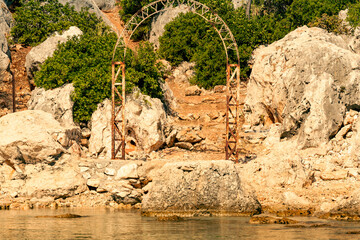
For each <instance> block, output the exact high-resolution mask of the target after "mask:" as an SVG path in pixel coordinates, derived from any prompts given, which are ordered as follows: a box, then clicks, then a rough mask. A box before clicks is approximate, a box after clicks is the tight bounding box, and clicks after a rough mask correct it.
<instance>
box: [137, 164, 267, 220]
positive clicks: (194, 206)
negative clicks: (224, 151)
mask: <svg viewBox="0 0 360 240" xmlns="http://www.w3.org/2000/svg"><path fill="white" fill-rule="evenodd" d="M241 182H242V180H241V178H240V175H239V174H238V173H237V171H236V168H235V165H234V163H233V162H231V161H193V162H176V163H166V164H165V165H164V166H163V167H162V168H161V169H160V170H159V171H158V172H157V173H156V174H154V175H153V181H152V182H151V183H149V185H148V186H146V191H148V193H147V194H146V195H145V196H144V197H143V201H142V210H143V211H144V213H145V214H150V215H152V214H155V215H156V214H159V213H160V214H181V213H182V214H185V215H192V214H194V213H195V214H200V215H201V214H203V213H205V214H209V213H211V214H254V213H258V212H260V209H261V206H260V204H259V202H258V201H257V200H256V199H255V197H254V196H253V195H251V194H249V193H246V192H245V191H244V190H243V188H242V183H241Z"/></svg>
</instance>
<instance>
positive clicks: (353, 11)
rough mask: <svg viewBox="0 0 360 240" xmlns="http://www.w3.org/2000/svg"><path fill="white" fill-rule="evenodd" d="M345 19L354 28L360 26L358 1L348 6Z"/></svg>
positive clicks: (359, 3) (359, 4) (359, 5)
mask: <svg viewBox="0 0 360 240" xmlns="http://www.w3.org/2000/svg"><path fill="white" fill-rule="evenodd" d="M347 21H348V22H349V23H350V25H351V26H352V27H354V28H355V27H357V26H360V2H358V3H357V4H353V5H351V6H350V8H349V12H348V17H347Z"/></svg>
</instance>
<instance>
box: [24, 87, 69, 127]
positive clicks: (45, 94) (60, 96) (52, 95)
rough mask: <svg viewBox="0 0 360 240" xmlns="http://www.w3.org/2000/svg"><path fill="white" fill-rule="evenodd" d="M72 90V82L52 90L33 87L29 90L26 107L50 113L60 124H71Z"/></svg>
mask: <svg viewBox="0 0 360 240" xmlns="http://www.w3.org/2000/svg"><path fill="white" fill-rule="evenodd" d="M73 91H74V86H73V84H72V83H71V84H66V85H64V86H62V87H59V88H55V89H52V90H45V89H44V88H35V90H33V91H32V92H31V98H30V100H29V102H28V109H29V110H42V111H44V112H48V113H51V114H52V115H53V116H54V118H55V119H56V120H57V121H59V122H60V123H61V124H62V125H64V126H73V125H74V120H73V105H74V102H73V101H72V100H71V94H72V92H73Z"/></svg>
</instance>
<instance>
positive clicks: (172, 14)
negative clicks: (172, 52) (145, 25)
mask: <svg viewBox="0 0 360 240" xmlns="http://www.w3.org/2000/svg"><path fill="white" fill-rule="evenodd" d="M189 10H190V9H189V7H188V6H186V5H179V6H177V7H169V8H168V9H167V10H166V11H164V12H162V13H160V14H159V15H157V16H156V17H155V18H154V19H153V21H152V23H151V31H150V38H149V42H151V43H153V44H154V48H155V49H158V48H159V47H160V43H159V38H160V37H161V36H162V35H163V33H164V32H165V26H166V24H168V23H169V22H171V21H172V20H174V19H175V18H176V17H177V16H178V15H179V14H180V13H187V12H189Z"/></svg>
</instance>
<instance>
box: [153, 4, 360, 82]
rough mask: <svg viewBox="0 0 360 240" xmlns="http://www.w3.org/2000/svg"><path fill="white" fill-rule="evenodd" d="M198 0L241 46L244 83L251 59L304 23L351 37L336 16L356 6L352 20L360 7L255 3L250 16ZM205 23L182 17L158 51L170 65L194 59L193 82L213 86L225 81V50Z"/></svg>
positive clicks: (162, 41)
mask: <svg viewBox="0 0 360 240" xmlns="http://www.w3.org/2000/svg"><path fill="white" fill-rule="evenodd" d="M200 2H203V3H205V4H207V5H209V6H211V7H212V8H214V9H216V11H217V12H218V14H219V15H220V16H221V17H222V18H223V19H224V20H225V22H226V23H227V24H228V25H229V27H230V29H231V31H232V32H233V34H234V36H235V39H236V41H237V43H238V47H239V53H240V65H241V78H242V79H246V78H247V77H248V76H249V74H250V68H249V66H248V60H249V58H250V57H251V53H252V51H253V50H254V49H255V48H257V47H258V46H259V45H266V44H270V43H272V42H274V41H277V40H279V39H281V38H283V37H284V36H285V35H286V34H287V33H289V32H290V31H292V30H294V29H296V28H297V27H299V26H303V25H308V26H316V27H321V28H324V29H326V30H328V31H330V32H334V33H336V34H342V33H347V29H346V28H344V26H342V24H341V21H340V20H339V18H338V17H337V15H338V13H339V11H340V10H342V9H346V8H347V7H349V6H352V7H351V8H350V14H349V19H354V20H355V19H359V18H358V15H359V7H358V8H356V7H355V6H360V5H359V4H357V5H353V4H355V3H356V2H357V1H356V0H338V1H334V0H267V1H264V0H257V1H256V0H255V1H254V6H253V9H252V10H253V14H252V15H251V17H250V18H248V17H247V16H246V15H245V9H237V10H235V9H234V8H233V7H232V5H231V1H211V0H202V1H201V0H200ZM352 9H354V10H352ZM356 14H358V15H356ZM351 16H354V17H352V18H351ZM203 22H204V21H203V19H201V18H200V17H198V16H196V15H194V14H192V13H188V14H183V15H180V16H178V17H177V18H176V19H175V20H174V21H173V22H171V23H169V24H168V25H167V26H166V32H165V34H164V35H163V36H162V37H161V38H160V50H159V53H160V56H161V57H163V58H165V59H167V60H169V61H170V62H171V64H172V65H177V64H179V63H180V62H182V61H195V62H196V63H197V64H196V77H195V78H194V79H193V82H194V83H196V84H198V85H200V86H202V87H205V88H211V87H212V86H214V85H216V84H220V83H222V84H224V83H225V79H226V78H225V67H226V63H225V58H224V56H225V52H224V49H223V47H222V45H221V42H220V41H219V37H218V36H217V34H216V33H215V32H214V31H213V30H212V27H211V25H209V24H207V23H203Z"/></svg>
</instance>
